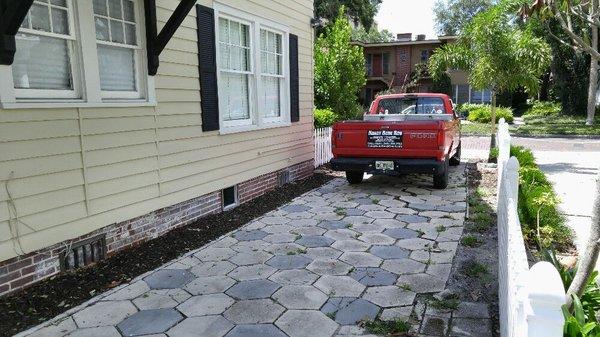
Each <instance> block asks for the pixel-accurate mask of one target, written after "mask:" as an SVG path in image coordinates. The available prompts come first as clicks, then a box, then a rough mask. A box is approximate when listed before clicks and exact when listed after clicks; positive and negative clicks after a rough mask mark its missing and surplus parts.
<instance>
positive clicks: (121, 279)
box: [0, 174, 333, 336]
mask: <svg viewBox="0 0 600 337" xmlns="http://www.w3.org/2000/svg"><path fill="white" fill-rule="evenodd" d="M332 178H333V176H331V175H329V174H314V175H313V176H311V177H309V178H306V179H304V180H301V181H297V182H294V183H290V184H287V185H285V186H283V187H280V188H277V189H275V190H273V191H270V192H268V193H267V194H265V195H263V196H261V197H258V198H256V199H254V200H252V201H250V202H248V203H245V204H242V205H240V206H238V207H236V208H235V209H233V210H231V211H228V212H224V213H219V214H215V215H209V216H206V217H204V218H202V219H199V220H198V221H196V222H195V223H193V224H191V225H188V226H185V227H181V228H178V229H174V230H172V231H171V232H169V233H167V234H165V235H163V236H161V237H159V238H156V239H154V240H151V241H148V242H145V243H143V244H140V245H138V246H136V247H133V248H131V249H128V250H125V251H123V252H119V253H117V254H115V255H113V256H112V257H110V258H108V259H106V260H104V261H101V262H99V263H98V264H96V265H94V266H90V267H87V268H84V269H82V270H79V271H78V272H75V273H68V274H61V275H57V276H55V277H52V278H50V279H48V280H45V281H42V282H39V283H37V284H35V285H33V286H31V287H28V288H26V289H24V290H22V291H20V292H17V293H15V294H11V295H9V296H6V297H3V298H0V336H11V335H13V334H15V333H18V332H20V331H23V330H26V329H28V328H30V327H32V326H35V325H37V324H40V323H42V322H44V321H47V320H49V319H51V318H53V317H55V316H57V315H59V314H61V313H63V312H64V311H66V310H68V309H69V308H72V307H75V306H77V305H79V304H81V303H83V302H85V301H87V300H89V299H91V298H92V297H94V296H95V295H98V294H100V293H102V292H104V291H106V290H108V289H111V288H114V287H116V286H118V285H120V284H123V283H127V282H129V281H131V280H132V279H133V278H135V277H136V276H138V275H141V274H143V273H146V272H148V271H151V270H153V269H155V268H158V267H160V266H161V265H163V264H165V263H167V262H169V261H171V260H173V259H175V258H177V257H179V256H181V255H183V254H185V253H187V252H189V251H192V250H195V249H198V248H200V247H202V246H203V245H205V244H207V243H209V242H210V241H212V240H214V239H216V238H218V237H220V236H222V235H224V234H227V233H228V232H230V231H232V230H234V229H237V228H239V227H241V226H243V225H244V224H246V223H248V222H249V221H251V220H253V219H255V218H257V217H259V216H261V215H263V214H265V213H267V212H269V211H271V210H274V209H276V208H278V207H279V206H281V205H284V204H285V203H287V202H289V201H291V200H292V199H293V198H295V197H297V196H299V195H301V194H303V193H305V192H308V191H310V190H312V189H314V188H317V187H319V186H321V185H323V184H325V183H326V182H328V181H329V180H331V179H332Z"/></svg>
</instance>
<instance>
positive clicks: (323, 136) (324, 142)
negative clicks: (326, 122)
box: [315, 127, 333, 167]
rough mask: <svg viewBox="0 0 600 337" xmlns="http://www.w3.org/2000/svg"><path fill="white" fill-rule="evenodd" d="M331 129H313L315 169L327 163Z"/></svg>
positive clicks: (329, 153)
mask: <svg viewBox="0 0 600 337" xmlns="http://www.w3.org/2000/svg"><path fill="white" fill-rule="evenodd" d="M332 131H333V129H332V128H331V127H327V128H320V129H315V167H319V166H321V165H323V164H327V163H329V161H330V160H331V158H333V153H331V133H332Z"/></svg>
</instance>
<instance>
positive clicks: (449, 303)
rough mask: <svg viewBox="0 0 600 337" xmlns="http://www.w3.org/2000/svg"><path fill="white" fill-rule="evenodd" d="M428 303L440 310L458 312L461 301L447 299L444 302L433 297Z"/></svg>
mask: <svg viewBox="0 0 600 337" xmlns="http://www.w3.org/2000/svg"><path fill="white" fill-rule="evenodd" d="M427 303H428V304H429V305H430V306H432V307H433V308H435V309H438V310H456V309H458V305H459V304H460V301H459V300H458V298H456V297H451V298H445V299H443V300H440V299H437V298H435V297H432V298H430V299H429V300H428V301H427Z"/></svg>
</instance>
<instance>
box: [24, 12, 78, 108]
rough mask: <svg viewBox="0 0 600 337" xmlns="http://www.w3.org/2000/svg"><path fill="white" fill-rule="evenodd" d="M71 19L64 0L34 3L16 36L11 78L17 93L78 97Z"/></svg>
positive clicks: (30, 95) (32, 96)
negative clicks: (15, 50)
mask: <svg viewBox="0 0 600 337" xmlns="http://www.w3.org/2000/svg"><path fill="white" fill-rule="evenodd" d="M72 22H73V10H72V7H71V3H70V2H68V1H67V0H62V1H60V0H58V1H57V0H54V1H51V2H50V3H47V1H46V2H42V1H35V2H34V3H33V5H32V6H31V10H30V11H29V13H28V14H27V16H26V17H25V20H24V21H23V23H22V24H21V28H20V29H19V32H18V34H17V36H16V45H17V52H16V54H15V61H14V63H13V66H12V80H13V87H14V89H15V95H16V96H17V97H22V98H52V97H56V98H76V97H78V95H79V88H78V87H77V86H76V76H77V73H76V71H77V68H78V67H77V64H76V57H75V50H76V47H77V45H76V42H77V41H76V38H75V34H74V32H73V29H72Z"/></svg>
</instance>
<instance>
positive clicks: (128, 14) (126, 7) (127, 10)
mask: <svg viewBox="0 0 600 337" xmlns="http://www.w3.org/2000/svg"><path fill="white" fill-rule="evenodd" d="M123 17H124V18H125V20H127V21H129V22H135V12H134V10H133V1H129V0H125V1H123Z"/></svg>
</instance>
